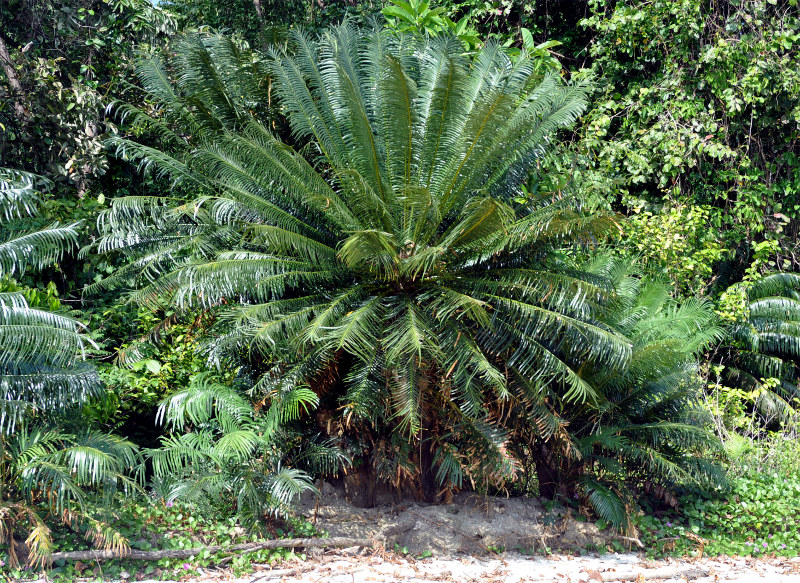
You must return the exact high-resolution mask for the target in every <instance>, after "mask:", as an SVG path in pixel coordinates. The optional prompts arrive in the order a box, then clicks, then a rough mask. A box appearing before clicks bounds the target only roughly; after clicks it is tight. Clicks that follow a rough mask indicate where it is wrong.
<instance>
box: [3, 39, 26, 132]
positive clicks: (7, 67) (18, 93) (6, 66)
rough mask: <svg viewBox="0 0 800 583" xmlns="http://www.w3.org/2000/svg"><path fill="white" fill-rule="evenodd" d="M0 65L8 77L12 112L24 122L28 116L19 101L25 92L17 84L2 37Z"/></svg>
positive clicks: (18, 83)
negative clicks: (12, 95)
mask: <svg viewBox="0 0 800 583" xmlns="http://www.w3.org/2000/svg"><path fill="white" fill-rule="evenodd" d="M0 64H2V65H3V71H5V74H6V77H8V84H9V85H10V86H11V91H12V93H13V94H14V98H13V101H14V112H15V113H16V114H17V117H19V118H20V119H22V120H24V119H25V118H26V117H28V116H27V114H26V112H25V107H24V106H23V105H22V101H20V99H21V98H22V97H24V95H25V91H24V90H23V89H22V84H21V83H20V82H19V77H17V72H16V71H15V70H14V62H13V61H12V60H11V55H10V54H9V53H8V47H6V42H5V41H4V40H3V37H2V36H0Z"/></svg>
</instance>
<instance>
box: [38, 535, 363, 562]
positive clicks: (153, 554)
mask: <svg viewBox="0 0 800 583" xmlns="http://www.w3.org/2000/svg"><path fill="white" fill-rule="evenodd" d="M371 546H372V541H370V540H366V539H361V538H341V537H340V538H284V539H276V540H266V541H261V542H257V543H243V544H239V545H233V546H225V545H214V546H207V547H195V548H191V549H168V550H163V551H139V550H135V549H128V550H127V551H123V552H117V551H69V552H63V553H53V554H52V555H50V560H51V561H58V560H61V559H65V560H68V561H77V560H81V561H85V560H90V561H99V560H105V559H136V560H140V561H157V560H159V559H185V558H188V557H194V556H195V555H199V554H200V553H204V552H206V551H209V552H211V553H233V552H237V551H243V552H247V553H250V552H253V551H260V550H262V549H291V548H298V547H305V548H313V547H316V548H320V547H371Z"/></svg>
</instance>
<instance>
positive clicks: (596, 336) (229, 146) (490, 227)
mask: <svg viewBox="0 0 800 583" xmlns="http://www.w3.org/2000/svg"><path fill="white" fill-rule="evenodd" d="M462 53H463V48H462V45H461V43H460V42H459V41H457V40H454V39H446V38H437V39H420V38H418V37H413V36H396V35H393V34H390V33H387V32H385V31H384V32H377V31H359V30H355V29H353V28H352V27H350V26H348V25H342V26H341V27H339V28H336V29H334V30H332V31H330V32H328V33H326V34H324V35H323V36H322V37H320V38H319V39H312V38H310V37H308V36H306V35H305V34H303V33H299V32H296V33H294V34H293V36H292V41H291V43H290V46H289V47H288V48H287V49H286V50H278V49H275V50H273V51H272V52H271V53H270V54H269V56H268V58H265V59H261V58H259V57H258V56H257V55H252V54H249V53H247V52H244V51H241V50H240V49H239V48H238V47H236V45H235V44H233V43H232V42H231V41H230V40H227V39H222V38H217V37H209V36H205V37H189V38H186V39H184V40H182V41H181V42H180V43H179V44H178V45H177V46H176V47H174V52H173V56H172V57H171V58H170V60H169V61H167V62H164V61H161V60H159V59H157V58H155V57H152V58H149V59H146V60H144V61H142V62H141V63H140V66H139V75H140V78H141V81H142V84H143V86H144V89H145V90H146V91H147V92H148V93H149V95H150V96H151V97H152V99H153V101H154V102H155V103H156V104H157V113H158V115H147V114H146V113H145V112H143V111H140V110H135V109H134V108H131V107H125V108H123V111H124V112H125V114H126V115H128V116H131V117H130V119H132V120H134V121H135V123H136V127H137V128H138V129H139V130H140V131H156V132H157V133H158V135H159V138H160V139H161V140H162V144H164V147H163V148H162V149H161V150H157V149H154V148H150V147H146V146H144V145H142V144H139V143H136V142H134V141H132V140H117V141H116V144H117V146H118V152H119V153H120V154H121V155H124V156H127V157H128V158H131V159H136V160H139V161H140V162H141V163H142V164H143V165H144V166H149V165H152V166H153V167H154V168H157V169H158V170H159V171H160V172H164V173H166V174H168V175H169V176H170V177H172V178H173V179H174V180H175V181H177V182H182V183H183V185H184V188H185V190H184V191H186V190H187V189H188V190H189V191H192V192H198V193H200V194H199V195H198V196H197V197H196V198H180V197H176V198H170V197H163V198H157V199H141V198H137V199H133V198H123V199H118V200H116V201H114V204H113V207H112V208H111V209H110V210H109V211H108V212H107V213H106V214H104V215H103V216H102V217H101V219H100V223H99V224H100V226H101V227H102V228H103V229H104V231H105V233H104V237H103V238H102V240H101V242H100V248H101V249H102V250H111V249H119V248H121V249H124V250H125V252H126V253H128V254H130V255H131V256H132V257H133V260H132V262H131V263H130V266H129V268H128V269H127V270H123V271H122V272H121V273H120V275H119V276H118V277H117V278H116V279H115V280H111V281H109V282H107V283H108V284H109V285H110V284H112V283H117V284H119V283H120V282H126V278H127V281H128V283H130V282H131V280H135V279H137V278H138V279H139V280H140V281H139V283H140V284H141V283H142V282H141V279H144V280H146V281H145V282H144V287H143V288H142V289H140V290H139V291H138V292H136V294H135V297H137V298H139V299H140V300H143V301H147V299H148V298H151V297H154V296H164V295H166V296H169V297H170V298H172V299H173V300H174V301H175V302H177V303H178V304H180V305H182V306H189V305H191V306H201V307H205V308H208V309H215V310H219V312H220V314H221V315H220V322H221V325H220V328H219V330H220V334H219V336H218V337H217V338H216V339H215V340H214V342H213V346H212V354H213V355H215V356H216V357H220V358H221V357H223V356H224V355H237V356H242V355H243V354H245V355H250V357H251V358H252V357H253V355H254V354H255V355H257V359H258V360H260V361H261V362H263V363H270V362H271V363H275V364H276V366H274V367H273V368H271V369H270V370H269V372H268V373H267V374H265V375H264V376H263V377H262V378H261V380H260V381H259V387H261V388H263V389H265V392H266V393H267V394H268V395H269V396H270V397H271V398H275V397H276V396H278V395H280V394H281V390H282V389H281V386H282V385H290V386H291V385H293V384H296V383H309V384H310V385H311V386H312V387H314V386H317V385H319V384H320V382H319V381H320V379H321V378H323V377H325V376H326V374H329V373H331V371H334V373H335V374H334V376H335V375H336V374H338V375H339V378H340V383H341V384H340V386H341V387H343V389H342V392H341V395H340V405H341V412H342V415H343V419H344V420H345V423H351V422H356V420H358V419H362V420H365V422H367V421H369V422H372V423H375V424H376V425H377V426H383V427H385V426H386V425H387V424H388V425H389V426H392V427H396V428H397V429H399V430H401V431H402V432H403V434H405V435H406V436H409V435H411V436H419V435H420V432H422V438H423V440H425V442H426V446H425V447H424V448H423V447H421V448H419V450H418V451H419V452H420V453H419V459H418V461H420V462H421V463H422V465H423V466H425V465H428V466H429V465H430V463H431V460H433V459H434V457H435V458H436V459H439V460H441V459H443V457H442V456H443V455H444V454H443V453H442V452H443V450H440V451H438V452H434V449H435V448H436V447H438V446H440V445H441V446H443V445H444V444H443V443H438V442H439V441H440V440H442V439H443V438H442V437H441V436H439V437H436V435H437V434H436V431H437V428H438V429H441V428H442V427H444V425H437V423H438V422H437V419H438V418H442V417H444V418H447V419H448V423H447V424H445V425H446V426H447V427H448V430H453V431H455V430H457V429H458V428H461V429H463V431H465V432H469V433H470V434H474V435H475V436H478V439H479V440H482V443H483V446H482V448H479V449H482V450H483V452H484V453H487V452H494V453H498V454H503V455H504V453H503V443H502V434H501V433H499V432H498V431H497V430H496V429H497V428H496V425H497V424H498V421H499V420H498V419H495V418H491V417H490V416H489V415H488V413H487V409H485V408H484V404H485V403H486V402H487V400H499V401H503V402H506V403H512V402H513V403H514V404H515V405H518V406H520V407H525V408H527V410H528V412H529V414H530V420H531V422H532V423H533V422H536V420H537V419H540V418H541V417H542V415H543V409H542V408H543V407H544V406H545V395H546V394H547V391H555V392H557V393H558V394H559V395H560V396H561V397H562V398H563V399H565V400H566V401H567V402H583V401H588V402H592V401H594V400H597V399H599V398H601V397H600V396H599V395H598V394H597V393H596V392H595V391H594V390H593V389H592V387H591V385H590V384H589V383H587V382H586V381H585V380H584V379H583V378H582V377H581V376H580V375H579V374H577V373H576V368H577V367H579V366H581V365H584V364H585V363H587V362H589V361H591V362H594V363H597V364H600V363H602V364H603V365H606V366H611V367H621V366H623V365H624V364H625V363H626V362H627V361H628V359H629V358H630V353H631V347H630V344H629V343H628V341H627V340H626V339H625V338H623V337H622V336H620V335H618V334H617V333H615V332H613V331H612V330H611V329H610V328H609V327H608V326H606V325H605V324H603V323H602V322H601V321H600V320H599V319H598V318H597V315H598V312H599V311H600V310H602V305H603V302H604V301H605V299H606V297H607V295H608V290H607V288H606V287H605V286H604V284H603V283H602V282H603V280H602V278H596V277H591V276H585V275H583V274H580V273H576V272H573V271H570V270H568V269H564V268H562V267H561V266H560V264H559V263H558V261H556V260H555V259H554V258H553V256H552V255H551V253H550V252H551V250H552V249H553V248H555V247H563V246H568V245H573V244H575V243H593V242H596V241H597V240H598V239H599V238H601V237H603V236H605V235H606V234H607V232H608V231H610V230H615V229H616V228H617V227H616V219H615V218H614V217H613V216H610V215H599V214H593V215H589V214H586V213H584V212H583V211H582V210H581V204H580V201H579V200H578V199H577V198H575V197H573V196H570V195H568V194H567V193H565V192H555V193H547V194H542V195H540V196H538V197H536V198H532V199H530V200H528V201H527V202H525V203H519V202H514V200H515V197H518V196H519V195H520V194H521V191H520V185H521V184H522V182H523V181H524V180H525V179H526V178H527V177H528V176H529V173H530V171H531V168H532V167H533V166H534V165H535V164H536V163H537V160H539V159H540V157H541V156H542V154H543V153H544V152H545V149H546V146H547V145H548V142H549V140H550V139H551V138H552V136H553V134H554V132H556V130H558V129H559V128H562V127H565V126H567V125H569V124H571V123H572V122H573V121H574V120H575V119H576V117H577V116H578V115H579V114H580V113H581V112H582V111H583V109H584V107H585V104H586V97H585V91H586V90H585V87H584V86H583V85H580V84H573V85H568V84H565V83H564V82H563V81H562V80H561V79H560V78H559V77H558V76H557V75H549V76H546V77H544V78H542V77H540V76H537V75H536V74H535V73H534V71H535V68H536V67H535V62H534V61H533V60H531V59H530V58H527V57H526V56H524V55H523V56H522V57H520V58H519V59H517V60H516V61H514V62H512V61H511V60H510V59H509V58H508V57H507V56H506V55H505V54H504V52H503V51H502V49H501V48H500V47H498V46H496V45H493V44H491V43H490V44H487V45H486V46H485V47H484V48H483V49H482V50H481V51H480V52H478V53H477V54H476V55H474V56H472V57H468V56H465V55H463V54H462ZM273 99H276V100H277V103H278V106H279V109H278V111H277V115H275V116H274V117H270V115H271V114H270V110H269V109H268V107H266V106H267V105H268V103H265V102H266V101H267V100H273ZM282 119H286V120H288V125H289V129H290V130H291V139H289V137H288V134H289V132H288V131H285V132H284V137H283V138H282V137H281V135H280V132H281V126H280V125H279V124H281V120H282ZM287 141H291V143H293V144H294V146H293V145H290V144H289V143H287ZM543 431H546V430H545V429H543ZM498 436H500V437H498ZM429 446H430V447H429ZM434 453H436V455H435V456H434V455H433V454H434ZM503 455H499V457H503ZM457 457H458V456H456V457H453V456H451V458H452V459H456V458H457ZM426 459H427V460H428V462H427V463H426ZM462 459H463V458H462ZM470 464H471V462H469V463H468V464H467V465H470ZM423 471H426V470H424V469H423ZM446 474H447V473H446V472H445V473H441V472H440V476H441V477H442V480H444V479H445V477H446Z"/></svg>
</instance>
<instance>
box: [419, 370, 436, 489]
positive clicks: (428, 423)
mask: <svg viewBox="0 0 800 583" xmlns="http://www.w3.org/2000/svg"><path fill="white" fill-rule="evenodd" d="M429 384H430V379H429V378H428V376H427V375H424V374H423V375H420V380H419V394H420V399H421V400H422V403H423V406H422V419H421V420H420V421H421V427H420V432H419V482H420V484H419V485H420V492H421V493H422V498H423V500H425V502H428V503H434V502H436V501H437V500H436V498H437V496H436V490H437V488H436V474H435V472H434V471H433V452H432V451H431V444H432V443H433V440H432V437H433V435H434V434H435V431H436V428H435V419H434V416H433V415H431V414H430V411H429V408H428V407H427V406H426V403H427V400H426V399H425V394H426V393H427V392H428V386H429Z"/></svg>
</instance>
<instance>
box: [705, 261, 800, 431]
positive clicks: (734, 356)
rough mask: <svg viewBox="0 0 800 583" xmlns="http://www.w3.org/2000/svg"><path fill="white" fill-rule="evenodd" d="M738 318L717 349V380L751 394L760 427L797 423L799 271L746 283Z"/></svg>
mask: <svg viewBox="0 0 800 583" xmlns="http://www.w3.org/2000/svg"><path fill="white" fill-rule="evenodd" d="M745 289H746V302H745V307H744V310H743V317H741V318H739V319H737V320H736V321H735V322H733V324H731V326H730V330H729V342H728V343H727V345H726V346H724V347H723V348H722V349H721V350H720V352H719V361H720V363H721V364H722V365H723V366H724V368H722V371H721V380H722V382H723V383H724V384H725V385H726V386H729V387H736V388H739V389H743V390H744V391H748V392H750V393H752V394H754V395H755V397H754V404H755V407H756V409H757V411H758V417H759V418H760V423H761V424H762V426H773V427H777V426H779V425H780V424H784V425H789V424H791V425H796V423H797V421H798V411H800V385H799V384H798V380H800V274H796V273H773V274H770V275H766V276H764V277H761V278H759V279H757V280H756V281H754V282H752V283H749V284H748V285H747V286H746V288H745Z"/></svg>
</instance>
